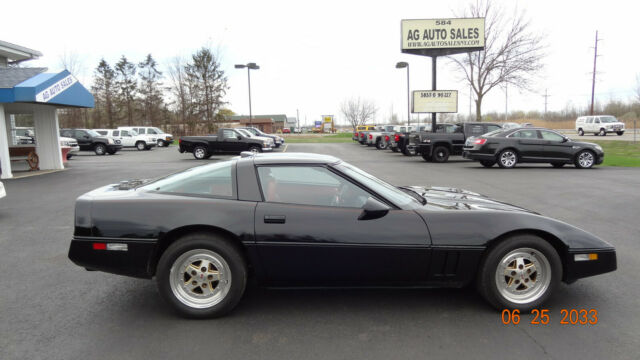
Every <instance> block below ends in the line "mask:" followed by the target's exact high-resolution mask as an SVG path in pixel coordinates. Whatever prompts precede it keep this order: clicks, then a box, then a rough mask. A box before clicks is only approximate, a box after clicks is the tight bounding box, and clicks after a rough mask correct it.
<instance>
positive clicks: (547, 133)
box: [540, 130, 564, 142]
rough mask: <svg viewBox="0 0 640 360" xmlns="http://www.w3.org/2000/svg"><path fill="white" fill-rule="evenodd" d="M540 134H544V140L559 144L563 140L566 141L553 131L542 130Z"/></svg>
mask: <svg viewBox="0 0 640 360" xmlns="http://www.w3.org/2000/svg"><path fill="white" fill-rule="evenodd" d="M540 134H542V138H543V139H544V140H550V141H557V142H562V140H564V137H563V136H562V135H560V134H557V133H554V132H553V131H545V130H541V131H540Z"/></svg>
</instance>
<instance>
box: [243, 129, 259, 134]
mask: <svg viewBox="0 0 640 360" xmlns="http://www.w3.org/2000/svg"><path fill="white" fill-rule="evenodd" d="M244 130H247V131H248V132H250V133H252V134H253V135H260V132H258V130H257V129H255V128H246V129H244Z"/></svg>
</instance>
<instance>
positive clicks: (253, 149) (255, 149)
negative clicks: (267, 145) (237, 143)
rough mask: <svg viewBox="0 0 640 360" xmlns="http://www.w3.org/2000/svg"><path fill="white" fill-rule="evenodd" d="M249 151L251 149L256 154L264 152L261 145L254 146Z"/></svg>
mask: <svg viewBox="0 0 640 360" xmlns="http://www.w3.org/2000/svg"><path fill="white" fill-rule="evenodd" d="M249 151H251V152H252V153H254V154H257V153H261V152H262V148H261V147H259V146H252V147H250V148H249Z"/></svg>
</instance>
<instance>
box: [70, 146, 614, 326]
mask: <svg viewBox="0 0 640 360" xmlns="http://www.w3.org/2000/svg"><path fill="white" fill-rule="evenodd" d="M69 258H70V259H71V260H72V261H73V262H74V263H75V264H77V265H79V266H81V267H84V268H86V269H88V270H100V271H105V272H110V273H114V274H120V275H127V276H134V277H142V278H150V279H151V278H155V281H156V282H157V286H158V289H159V294H160V296H161V297H162V298H163V299H164V300H166V302H167V303H168V304H169V305H170V306H171V307H172V308H174V309H175V310H176V311H177V312H178V313H179V314H181V315H184V316H186V317H194V318H202V317H217V316H222V315H224V314H226V313H228V312H229V311H231V310H232V309H233V308H234V307H235V306H236V304H238V302H239V301H240V300H241V298H242V295H243V292H244V290H245V287H246V285H247V279H248V277H254V278H255V280H256V283H258V284H260V285H263V286H266V287H433V286H446V287H461V286H465V285H467V284H475V286H476V287H477V289H478V290H479V292H480V293H481V294H482V296H483V297H484V298H485V299H486V300H487V301H488V302H489V303H490V304H491V305H493V306H494V307H496V308H498V309H505V308H507V309H520V310H521V311H526V310H528V309H532V308H535V307H538V306H540V305H541V304H542V303H543V302H545V301H546V300H547V299H548V298H549V297H550V296H551V294H552V293H553V292H554V290H555V289H556V288H557V287H558V286H559V284H560V282H561V281H563V282H565V283H571V282H574V281H575V280H577V279H579V278H584V277H587V276H592V275H596V274H602V273H606V272H609V271H613V270H615V269H616V252H615V249H614V247H613V246H612V245H610V244H608V243H607V242H605V241H603V240H601V239H599V238H598V237H596V236H594V235H592V234H590V233H588V232H586V231H583V230H580V229H578V228H576V227H574V226H571V225H569V224H566V223H564V222H562V221H558V220H554V219H551V218H548V217H545V216H542V215H540V214H538V213H535V212H533V211H529V210H526V209H523V208H520V207H518V206H514V205H510V204H506V203H503V202H500V201H496V200H492V199H490V198H488V197H485V196H482V195H480V194H477V193H474V192H471V191H466V190H460V189H452V188H446V187H424V186H400V187H398V186H393V185H391V184H389V183H387V182H385V181H382V180H380V179H378V178H376V177H375V176H373V175H370V174H368V173H366V172H365V171H363V170H361V169H359V168H357V167H355V166H353V165H351V164H349V163H346V162H343V161H341V160H340V159H338V158H335V157H332V156H325V155H317V154H304V153H297V154H296V153H278V154H269V155H265V154H251V153H243V154H242V155H241V156H240V157H236V158H233V159H231V160H228V161H220V162H213V163H210V164H207V165H203V166H198V167H194V168H191V169H188V170H185V171H182V172H178V173H175V174H171V175H168V176H166V177H162V178H158V179H153V180H129V181H123V182H121V183H118V184H112V185H108V186H104V187H102V188H99V189H96V190H93V191H91V192H88V193H86V194H84V195H82V196H80V197H79V198H78V199H77V201H76V206H75V230H74V236H73V239H72V240H71V245H70V249H69Z"/></svg>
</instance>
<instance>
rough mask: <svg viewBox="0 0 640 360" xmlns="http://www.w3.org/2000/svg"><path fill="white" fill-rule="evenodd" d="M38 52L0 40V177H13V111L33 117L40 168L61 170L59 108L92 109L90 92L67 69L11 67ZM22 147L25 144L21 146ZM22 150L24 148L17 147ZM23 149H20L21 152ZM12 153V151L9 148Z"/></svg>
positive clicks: (32, 57) (33, 57) (38, 54)
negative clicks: (56, 70) (51, 69)
mask: <svg viewBox="0 0 640 360" xmlns="http://www.w3.org/2000/svg"><path fill="white" fill-rule="evenodd" d="M41 55H42V54H41V53H40V52H38V51H35V50H31V49H28V48H25V47H22V46H18V45H14V44H11V43H7V42H4V41H0V169H1V171H2V174H1V175H0V178H2V179H6V178H11V177H13V173H12V169H11V162H12V160H15V157H14V158H13V159H12V156H11V151H10V150H11V149H14V150H15V149H18V148H20V147H21V146H20V145H18V144H15V143H14V141H13V139H14V138H15V137H14V136H12V130H13V129H12V128H13V123H12V122H11V121H10V119H11V118H12V115H14V114H30V115H32V116H33V124H34V131H35V135H36V144H34V145H31V147H32V148H33V150H31V152H35V153H36V154H37V157H38V160H39V168H40V169H41V170H55V169H63V168H64V166H63V161H62V153H61V150H60V141H59V136H58V134H59V124H58V114H57V109H59V108H68V107H75V108H92V107H93V106H94V99H93V95H91V93H90V92H89V91H88V90H87V89H86V88H85V87H84V86H83V85H82V84H81V83H80V82H79V81H78V79H77V78H76V77H75V76H73V74H71V73H70V72H69V71H67V70H64V71H61V72H59V73H47V72H46V70H47V69H46V68H22V67H11V65H12V64H16V63H19V62H22V61H26V60H30V59H35V58H38V57H39V56H41ZM22 147H25V146H22ZM18 150H24V149H18ZM23 152H24V151H23ZM13 153H14V154H15V153H16V151H13Z"/></svg>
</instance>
